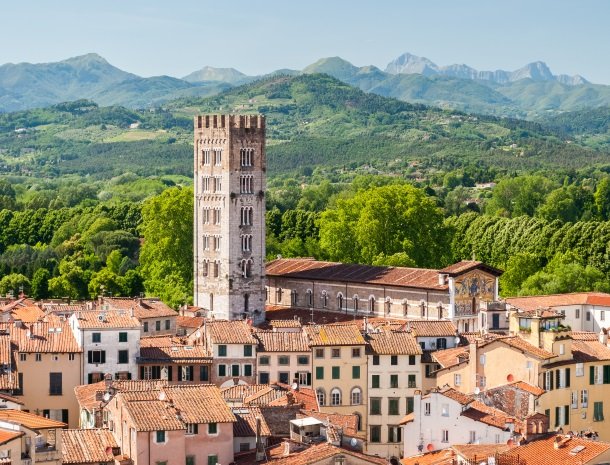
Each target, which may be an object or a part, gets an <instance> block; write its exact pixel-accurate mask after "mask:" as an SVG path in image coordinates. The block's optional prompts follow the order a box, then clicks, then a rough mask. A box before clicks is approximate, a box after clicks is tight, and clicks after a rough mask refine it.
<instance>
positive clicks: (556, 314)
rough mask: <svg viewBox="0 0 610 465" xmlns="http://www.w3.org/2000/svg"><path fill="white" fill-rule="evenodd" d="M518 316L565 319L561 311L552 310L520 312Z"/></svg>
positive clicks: (539, 309) (541, 309)
mask: <svg viewBox="0 0 610 465" xmlns="http://www.w3.org/2000/svg"><path fill="white" fill-rule="evenodd" d="M517 316H518V317H520V318H561V319H563V318H565V316H564V314H563V313H562V312H561V310H555V309H552V308H537V309H536V310H521V309H520V310H519V312H517Z"/></svg>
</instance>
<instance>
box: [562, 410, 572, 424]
mask: <svg viewBox="0 0 610 465" xmlns="http://www.w3.org/2000/svg"><path fill="white" fill-rule="evenodd" d="M563 418H564V424H566V425H569V424H570V406H569V405H564V406H563Z"/></svg>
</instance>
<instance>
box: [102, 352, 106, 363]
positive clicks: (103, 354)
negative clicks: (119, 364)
mask: <svg viewBox="0 0 610 465" xmlns="http://www.w3.org/2000/svg"><path fill="white" fill-rule="evenodd" d="M102 363H106V351H105V350H102Z"/></svg>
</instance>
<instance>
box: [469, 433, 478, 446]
mask: <svg viewBox="0 0 610 465" xmlns="http://www.w3.org/2000/svg"><path fill="white" fill-rule="evenodd" d="M469 442H470V444H474V443H475V442H477V432H476V431H471V432H470V435H469Z"/></svg>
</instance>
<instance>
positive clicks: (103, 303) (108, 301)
mask: <svg viewBox="0 0 610 465" xmlns="http://www.w3.org/2000/svg"><path fill="white" fill-rule="evenodd" d="M97 310H98V311H109V310H110V311H121V312H125V313H128V314H131V313H132V312H133V315H134V316H135V317H136V318H137V319H138V321H139V322H140V323H141V325H142V336H157V335H174V334H176V320H177V318H178V313H177V312H176V311H175V310H174V309H172V308H171V307H169V306H167V305H166V304H165V303H163V302H161V301H160V300H159V299H154V298H138V299H121V298H108V297H100V298H99V299H98V302H97Z"/></svg>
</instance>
